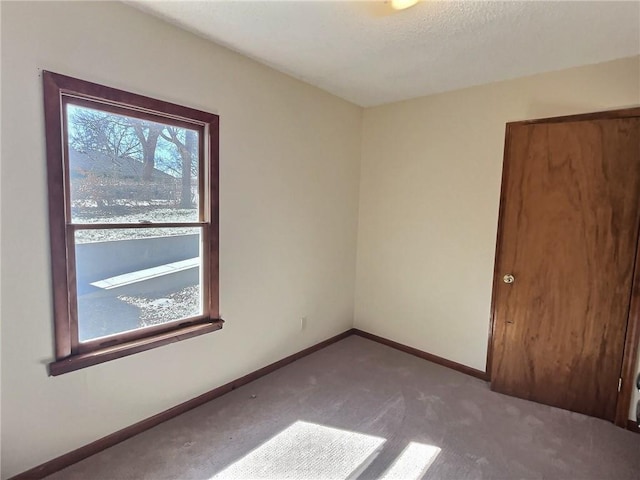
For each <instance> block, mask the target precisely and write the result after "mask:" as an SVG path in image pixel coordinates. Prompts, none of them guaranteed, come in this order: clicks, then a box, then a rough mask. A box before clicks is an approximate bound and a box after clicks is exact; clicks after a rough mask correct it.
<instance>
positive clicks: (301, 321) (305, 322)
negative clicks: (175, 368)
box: [300, 315, 307, 331]
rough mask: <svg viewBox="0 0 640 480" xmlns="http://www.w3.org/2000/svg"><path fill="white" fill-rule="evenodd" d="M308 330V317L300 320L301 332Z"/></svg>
mask: <svg viewBox="0 0 640 480" xmlns="http://www.w3.org/2000/svg"><path fill="white" fill-rule="evenodd" d="M306 328H307V317H306V315H305V316H304V317H302V318H300V330H301V331H302V330H305V329H306Z"/></svg>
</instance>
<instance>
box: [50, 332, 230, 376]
mask: <svg viewBox="0 0 640 480" xmlns="http://www.w3.org/2000/svg"><path fill="white" fill-rule="evenodd" d="M223 323H224V320H222V319H216V320H212V321H210V322H208V323H204V324H198V325H189V326H187V327H183V328H180V329H177V330H172V331H171V332H167V333H163V334H161V335H154V336H153V337H149V338H143V339H139V340H134V341H131V342H127V343H123V344H121V345H116V346H113V347H107V348H103V349H100V350H95V351H93V352H90V353H82V354H79V355H71V356H69V357H67V358H63V359H61V360H56V361H55V362H51V363H50V364H49V375H50V376H57V375H62V374H63V373H69V372H73V371H75V370H80V369H81V368H86V367H90V366H91V365H97V364H99V363H104V362H108V361H110V360H115V359H117V358H121V357H126V356H128V355H133V354H134V353H139V352H144V351H145V350H151V349H152V348H156V347H161V346H163V345H168V344H170V343H175V342H179V341H180V340H185V339H187V338H191V337H197V336H198V335H204V334H205V333H210V332H215V331H216V330H220V329H221V328H222V324H223Z"/></svg>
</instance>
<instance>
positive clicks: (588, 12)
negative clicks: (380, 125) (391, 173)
mask: <svg viewBox="0 0 640 480" xmlns="http://www.w3.org/2000/svg"><path fill="white" fill-rule="evenodd" d="M127 3H129V4H131V5H134V6H136V7H138V8H140V9H142V10H144V11H146V12H149V13H151V14H153V15H157V16H159V17H161V18H164V19H165V20H168V21H170V22H172V23H174V24H176V25H179V26H181V27H183V28H185V29H188V30H191V31H193V32H196V33H198V34H199V35H202V36H204V37H206V38H208V39H210V40H213V41H214V42H216V43H218V44H221V45H224V46H226V47H228V48H230V49H232V50H235V51H237V52H240V53H242V54H244V55H246V56H248V57H251V58H253V59H256V60H258V61H260V62H262V63H265V64H267V65H269V66H271V67H273V68H275V69H277V70H280V71H282V72H285V73H287V74H289V75H291V76H293V77H296V78H299V79H301V80H304V81H305V82H308V83H310V84H312V85H315V86H317V87H320V88H322V89H324V90H326V91H328V92H331V93H333V94H335V95H337V96H339V97H342V98H344V99H347V100H350V101H351V102H354V103H356V104H358V105H361V106H374V105H379V104H383V103H388V102H393V101H397V100H404V99H408V98H413V97H418V96H422V95H428V94H432V93H438V92H443V91H447V90H454V89H458V88H463V87H468V86H472V85H479V84H484V83H489V82H494V81H500V80H507V79H510V78H517V77H522V76H526V75H531V74H535V73H541V72H547V71H552V70H559V69H563V68H568V67H573V66H577V65H586V64H591V63H598V62H603V61H606V60H611V59H615V58H622V57H627V56H632V55H637V54H639V53H640V2H638V1H628V2H611V1H602V2H574V1H565V2H539V1H528V2H518V1H511V2H488V1H484V2H470V1H465V2H435V1H424V2H422V3H419V4H418V5H417V6H415V7H413V8H410V9H408V10H403V11H399V12H395V11H393V10H392V9H391V8H390V6H389V5H388V4H386V3H384V2H366V1H363V2H358V1H356V2H352V1H297V2H284V1H267V0H264V1H259V2H255V1H241V0H236V1H157V0H156V1H154V0H131V1H129V2H127ZM639 88H640V87H639Z"/></svg>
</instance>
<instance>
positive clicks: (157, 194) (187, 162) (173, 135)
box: [66, 104, 199, 223]
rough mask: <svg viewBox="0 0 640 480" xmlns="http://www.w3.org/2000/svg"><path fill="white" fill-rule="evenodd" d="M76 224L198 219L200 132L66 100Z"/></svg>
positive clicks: (195, 220)
mask: <svg viewBox="0 0 640 480" xmlns="http://www.w3.org/2000/svg"><path fill="white" fill-rule="evenodd" d="M66 134H67V140H68V145H69V155H68V163H69V183H70V185H69V187H70V195H71V219H72V222H74V223H139V222H197V221H198V220H199V218H198V202H199V198H198V175H199V172H198V163H199V162H198V131H196V130H190V129H186V128H180V127H174V126H171V125H166V124H163V123H157V122H151V121H148V120H140V119H138V118H133V117H127V116H123V115H116V114H113V113H109V112H104V111H101V110H95V109H90V108H86V107H81V106H78V105H72V104H67V132H66Z"/></svg>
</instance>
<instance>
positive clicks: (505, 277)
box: [502, 273, 516, 283]
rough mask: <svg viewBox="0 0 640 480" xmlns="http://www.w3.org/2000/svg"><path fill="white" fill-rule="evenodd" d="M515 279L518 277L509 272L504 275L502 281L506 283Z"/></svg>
mask: <svg viewBox="0 0 640 480" xmlns="http://www.w3.org/2000/svg"><path fill="white" fill-rule="evenodd" d="M515 280H516V277H514V276H513V275H511V274H510V273H507V274H506V275H505V276H504V277H502V281H503V282H504V283H513V282H514V281H515Z"/></svg>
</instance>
